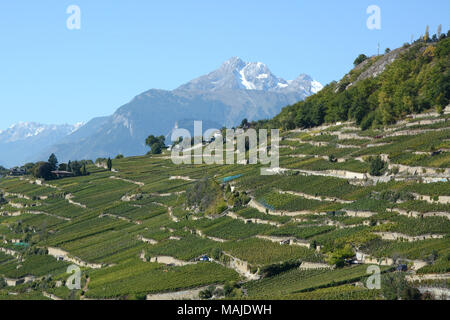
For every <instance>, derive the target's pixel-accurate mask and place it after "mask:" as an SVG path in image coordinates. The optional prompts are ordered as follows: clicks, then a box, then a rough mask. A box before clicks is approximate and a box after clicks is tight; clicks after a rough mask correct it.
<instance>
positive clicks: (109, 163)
mask: <svg viewBox="0 0 450 320" xmlns="http://www.w3.org/2000/svg"><path fill="white" fill-rule="evenodd" d="M106 166H107V167H108V170H109V171H111V169H112V160H111V158H108V160H106Z"/></svg>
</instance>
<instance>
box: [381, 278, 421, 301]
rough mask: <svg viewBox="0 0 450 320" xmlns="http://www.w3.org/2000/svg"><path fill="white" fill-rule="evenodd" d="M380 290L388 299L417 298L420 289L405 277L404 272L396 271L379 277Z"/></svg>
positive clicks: (418, 297)
mask: <svg viewBox="0 0 450 320" xmlns="http://www.w3.org/2000/svg"><path fill="white" fill-rule="evenodd" d="M381 292H382V293H383V296H384V297H385V298H386V299H388V300H398V299H402V300H418V299H420V297H421V294H420V291H419V290H417V289H416V288H414V287H412V286H411V285H410V284H409V283H408V281H407V280H406V279H405V274H404V273H403V272H398V271H396V272H393V273H387V274H384V275H383V276H382V277H381Z"/></svg>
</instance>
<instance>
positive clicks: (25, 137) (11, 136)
mask: <svg viewBox="0 0 450 320" xmlns="http://www.w3.org/2000/svg"><path fill="white" fill-rule="evenodd" d="M82 125H83V124H82V123H78V124H75V125H68V124H63V125H45V124H39V123H35V122H19V123H17V124H15V125H12V126H11V127H9V128H8V129H6V130H0V165H2V166H7V167H12V166H15V165H22V164H24V163H26V162H29V161H35V160H37V158H36V154H39V153H40V152H42V150H43V149H46V148H48V147H50V146H51V145H53V144H55V143H58V142H59V141H61V139H63V138H64V137H67V136H69V135H70V134H72V133H74V132H75V131H77V130H78V129H79V128H80V127H81V126H82ZM45 160H47V159H45Z"/></svg>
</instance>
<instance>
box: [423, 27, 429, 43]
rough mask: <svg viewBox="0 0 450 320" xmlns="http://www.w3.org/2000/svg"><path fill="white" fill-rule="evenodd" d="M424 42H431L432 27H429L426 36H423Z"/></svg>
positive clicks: (426, 29)
mask: <svg viewBox="0 0 450 320" xmlns="http://www.w3.org/2000/svg"><path fill="white" fill-rule="evenodd" d="M423 41H425V42H428V41H430V27H429V26H427V27H426V28H425V35H424V36H423Z"/></svg>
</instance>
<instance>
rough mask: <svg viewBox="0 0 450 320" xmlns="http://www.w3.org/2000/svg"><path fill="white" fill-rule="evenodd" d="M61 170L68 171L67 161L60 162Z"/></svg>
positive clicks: (59, 168)
mask: <svg viewBox="0 0 450 320" xmlns="http://www.w3.org/2000/svg"><path fill="white" fill-rule="evenodd" d="M58 170H59V171H68V170H67V163H60V164H59V166H58Z"/></svg>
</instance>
